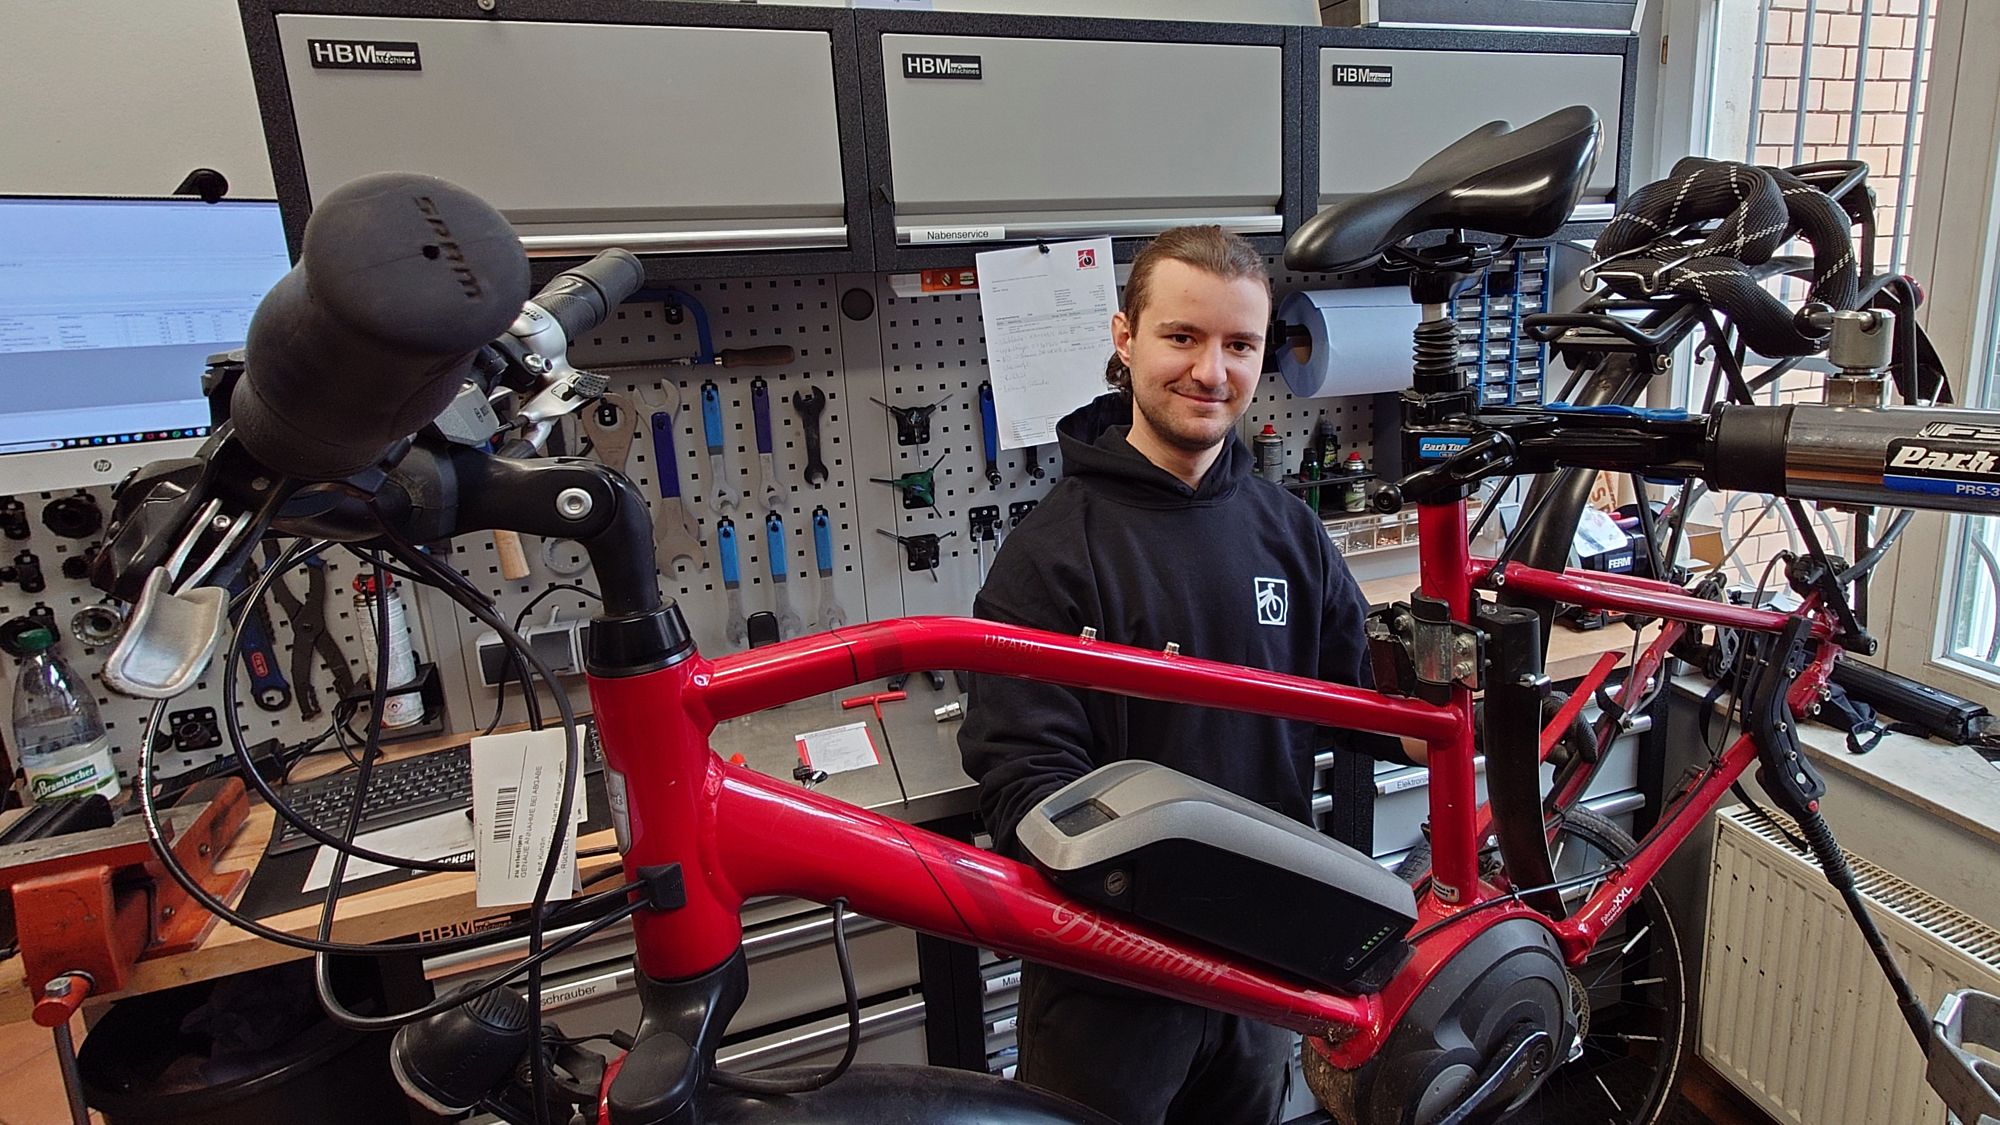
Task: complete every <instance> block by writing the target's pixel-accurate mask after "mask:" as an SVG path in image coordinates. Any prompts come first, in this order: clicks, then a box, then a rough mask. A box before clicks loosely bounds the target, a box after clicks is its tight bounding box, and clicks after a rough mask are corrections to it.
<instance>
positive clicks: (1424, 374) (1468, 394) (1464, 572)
mask: <svg viewBox="0 0 2000 1125" xmlns="http://www.w3.org/2000/svg"><path fill="white" fill-rule="evenodd" d="M1460 249H1461V250H1462V249H1463V248H1462V247H1461V248H1460ZM1417 253H1421V252H1417ZM1412 264H1413V266H1414V267H1415V268H1413V269H1412V271H1411V274H1410V296H1411V297H1412V298H1413V299H1414V300H1415V301H1416V302H1417V303H1418V304H1419V305H1421V306H1422V307H1423V313H1424V315H1423V320H1422V321H1421V322H1420V323H1419V324H1418V325H1417V327H1416V330H1415V332H1414V337H1415V344H1416V363H1415V366H1414V368H1413V370H1412V372H1411V375H1412V377H1411V385H1410V389H1409V390H1407V391H1404V392H1403V394H1402V408H1403V459H1404V464H1405V465H1410V466H1418V465H1421V464H1422V463H1423V462H1424V461H1425V460H1427V459H1428V460H1432V461H1435V460H1437V459H1439V458H1440V457H1444V456H1448V455H1449V454H1450V453H1451V452H1455V451H1456V450H1458V449H1461V448H1463V447H1464V446H1465V445H1466V444H1469V443H1470V442H1471V440H1472V433H1471V429H1470V427H1469V424H1468V423H1469V419H1470V416H1471V414H1472V412H1473V409H1474V407H1475V406H1476V405H1477V404H1476V401H1475V399H1474V395H1475V394H1476V392H1475V391H1474V390H1473V389H1472V388H1471V387H1470V386H1469V384H1468V383H1467V380H1466V377H1465V371H1464V369H1463V368H1461V367H1460V366H1459V364H1458V320H1457V318H1456V317H1454V316H1453V315H1452V312H1451V302H1452V300H1453V298H1454V297H1455V296H1456V295H1457V294H1458V292H1459V291H1460V290H1462V289H1463V288H1464V287H1465V286H1466V285H1467V284H1468V283H1469V282H1471V281H1472V279H1473V278H1475V277H1477V276H1478V270H1479V269H1481V268H1483V267H1484V265H1485V262H1484V261H1481V260H1479V259H1478V257H1477V256H1475V257H1474V259H1473V260H1472V261H1470V262H1468V261H1466V260H1465V259H1464V258H1460V259H1459V260H1458V261H1456V262H1453V263H1452V264H1451V265H1427V264H1425V263H1422V262H1415V263H1412ZM1469 493H1470V486H1468V485H1464V484H1451V485H1450V486H1448V487H1444V488H1439V489H1436V490H1433V491H1427V492H1426V493H1425V495H1424V496H1423V497H1422V498H1421V499H1420V500H1419V501H1418V504H1417V535H1418V542H1419V543H1420V544H1421V545H1422V554H1421V560H1422V561H1421V572H1420V580H1419V582H1420V587H1421V588H1420V589H1419V591H1418V593H1417V599H1418V600H1421V601H1425V602H1428V603H1430V604H1431V605H1432V606H1433V607H1435V608H1433V609H1432V610H1430V611H1429V612H1419V613H1417V614H1416V617H1417V619H1418V621H1419V622H1420V624H1419V626H1418V629H1419V633H1418V635H1417V636H1416V637H1415V638H1414V641H1415V645H1414V648H1415V655H1416V657H1417V659H1418V661H1419V663H1420V664H1422V663H1425V662H1427V661H1428V663H1430V664H1431V665H1432V666H1433V667H1434V668H1436V669H1437V670H1438V673H1442V674H1434V675H1435V678H1437V679H1442V680H1444V681H1447V682H1450V684H1451V687H1450V689H1449V691H1450V694H1449V703H1450V705H1451V707H1452V709H1453V711H1454V712H1455V713H1456V717H1457V719H1456V722H1455V723H1454V724H1453V730H1452V734H1451V737H1450V738H1449V739H1447V740H1446V741H1444V742H1442V743H1437V742H1434V743H1432V744H1431V746H1430V763H1429V764H1430V772H1431V785H1430V790H1431V854H1432V857H1433V860H1432V875H1433V878H1432V881H1431V885H1432V890H1433V892H1434V893H1435V894H1436V895H1437V897H1438V898H1439V900H1441V901H1443V902H1448V903H1455V902H1459V901H1461V899H1462V898H1463V897H1464V895H1465V893H1466V891H1467V890H1469V889H1471V888H1473V887H1474V886H1475V885H1476V884H1477V880H1478V877H1479V860H1478V847H1477V841H1475V840H1474V839H1473V833H1474V831H1475V823H1476V817H1475V815H1474V814H1475V812H1476V810H1477V807H1478V803H1479V801H1478V790H1477V788H1476V777H1475V774H1474V770H1473V765H1472V759H1473V742H1472V689H1471V687H1469V686H1468V684H1467V682H1466V680H1467V679H1468V678H1469V677H1460V676H1459V675H1457V674H1456V673H1457V671H1458V670H1460V669H1461V668H1462V667H1463V660H1462V657H1463V655H1464V654H1462V653H1461V652H1460V651H1459V650H1460V648H1461V647H1463V640H1462V638H1464V637H1465V636H1466V630H1465V629H1464V628H1463V627H1464V626H1467V625H1469V624H1470V622H1471V619H1472V590H1471V581H1470V578H1469V574H1470V568H1471V546H1470V544H1469V543H1468V542H1467V541H1466V520H1465V502H1466V497H1467V495H1469ZM1419 608H1420V609H1421V607H1419ZM1437 608H1443V609H1445V610H1447V611H1448V612H1447V613H1438V612H1436V609H1437ZM1440 618H1444V620H1439V619H1440ZM1475 674H1476V672H1475Z"/></svg>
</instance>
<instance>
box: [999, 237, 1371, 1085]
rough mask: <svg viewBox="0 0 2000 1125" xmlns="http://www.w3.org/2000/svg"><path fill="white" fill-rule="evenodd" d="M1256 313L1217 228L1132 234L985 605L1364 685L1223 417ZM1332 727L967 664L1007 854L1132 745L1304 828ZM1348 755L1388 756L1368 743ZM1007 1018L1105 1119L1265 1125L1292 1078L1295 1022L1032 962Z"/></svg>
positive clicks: (1232, 410)
mask: <svg viewBox="0 0 2000 1125" xmlns="http://www.w3.org/2000/svg"><path fill="white" fill-rule="evenodd" d="M1270 314H1271V286H1270V280H1269V278H1268V276H1267V275H1266V273H1265V269H1264V261H1263V258H1262V256H1261V255H1259V254H1258V253H1257V251H1256V250H1255V249H1254V248H1252V247H1251V246H1250V245H1249V244H1248V243H1247V242H1244V241H1243V240H1242V239H1240V238H1238V237H1236V236H1234V235H1230V234H1227V233H1225V232H1223V231H1222V230H1221V229H1220V228H1218V227H1179V228H1176V229H1174V230H1170V231H1168V232H1166V233H1165V234H1162V235H1161V236H1160V237H1159V238H1158V239H1156V240H1155V241H1154V242H1153V243H1152V245H1150V246H1148V247H1147V248H1146V249H1145V250H1143V251H1141V253H1140V254H1139V256H1138V257H1137V258H1136V259H1135V260H1134V261H1133V263H1132V273H1131V277H1130V279H1129V280H1128V281H1127V282H1126V285H1125V290H1124V301H1123V307H1122V308H1121V309H1120V311H1119V312H1118V313H1117V314H1116V315H1115V316H1114V317H1113V319H1112V343H1113V345H1114V347H1115V349H1116V351H1117V355H1116V356H1115V357H1114V358H1113V360H1112V361H1111V365H1110V370H1109V372H1108V373H1107V379H1108V381H1109V382H1110V383H1111V385H1112V386H1113V387H1114V388H1116V391H1115V392H1114V393H1113V394H1109V395H1105V396H1103V397H1102V398H1099V399H1098V400H1096V401H1095V402H1092V403H1091V404H1089V405H1088V406H1085V407H1083V408H1082V409H1080V410H1078V411H1076V412H1075V413H1073V414H1071V415H1069V416H1068V417H1067V418H1064V419H1063V421H1062V422H1061V423H1060V424H1059V425H1058V426H1057V435H1058V440H1059V441H1060V444H1061V448H1062V457H1063V476H1064V479H1063V480H1062V482H1061V483H1060V484H1058V485H1057V486H1056V488H1055V490H1054V491H1052V492H1051V493H1050V494H1049V498H1048V499H1047V500H1045V501H1043V502H1042V504H1041V505H1040V506H1038V507H1037V508H1036V509H1035V512H1034V514H1033V515H1032V516H1031V517H1029V518H1028V519H1027V520H1025V521H1023V522H1022V524H1021V526H1020V527H1019V528H1017V529H1015V531H1014V532H1013V533H1012V534H1011V535H1009V536H1008V538H1007V541H1006V543H1005V545H1004V546H1003V547H1002V548H1001V550H1000V552H999V555H998V556H997V557H996V558H995V559H994V562H993V567H992V570H991V572H990V573H989V574H988V576H987V579H986V586H985V588H984V589H982V590H981V591H980V593H979V597H978V599H977V600H976V602H975V603H974V612H975V613H976V614H977V615H978V616H980V617H983V618H987V619H990V620H994V621H1003V622H1007V623H1010V624H1016V625H1026V626H1032V627H1036V628H1042V629H1048V630H1052V631H1054V632H1059V633H1071V634H1074V633H1079V632H1081V631H1082V630H1083V629H1085V628H1086V627H1088V628H1092V629H1095V630H1097V635H1098V637H1100V638H1102V639H1104V640H1107V641H1115V642H1118V643H1121V644H1128V645H1135V646H1137V647H1139V648H1149V649H1164V648H1165V647H1166V646H1167V645H1168V644H1169V643H1174V644H1178V645H1179V646H1180V651H1181V652H1182V653H1184V654H1186V655H1188V656H1197V657H1202V658H1204V659H1208V660H1221V661H1227V662H1229V663H1233V664H1245V665H1249V666H1251V667H1255V668H1263V669H1268V670H1271V671H1276V672H1286V673H1290V674H1293V675H1300V676H1313V677H1317V678H1320V679H1325V680H1332V681H1336V682H1339V683H1345V684H1352V685H1357V686H1362V687H1367V686H1371V679H1370V676H1369V668H1368V663H1367V653H1366V646H1365V643H1364V640H1363V635H1362V625H1363V618H1364V617H1365V615H1366V613H1367V603H1366V600H1365V599H1364V598H1363V597H1362V596H1361V591H1360V588H1359V587H1358V586H1357V585H1356V584H1355V581H1354V578H1353V576H1352V575H1350V574H1349V573H1348V570H1347V565H1346V564H1345V563H1344V562H1342V561H1341V558H1340V554H1339V552H1338V551H1336V550H1335V549H1334V547H1333V545H1332V544H1331V543H1330V542H1328V540H1327V537H1326V533H1325V530H1324V529H1323V528H1322V527H1321V526H1320V523H1319V519H1318V518H1317V517H1316V516H1315V515H1314V514H1313V512H1312V511H1311V510H1310V509H1308V508H1307V507H1306V506H1305V504H1303V503H1301V502H1300V501H1299V500H1298V499H1297V498H1295V497H1293V496H1291V495H1289V494H1287V493H1286V492H1284V491H1283V490H1282V489H1280V488H1278V487H1277V486H1276V485H1273V484H1271V483H1269V482H1267V481H1264V480H1260V479H1258V478H1257V477H1255V476H1254V475H1253V474H1252V473H1251V471H1250V451H1249V450H1248V449H1247V448H1245V446H1244V444H1243V442H1242V441H1241V440H1240V439H1239V438H1238V437H1237V434H1236V425H1237V422H1238V421H1239V420H1240V419H1241V418H1242V416H1243V412H1244V411H1245V410H1246V409H1247V408H1248V407H1249V405H1250V400H1251V397H1252V396H1253V395H1254V394H1255V393H1256V389H1257V381H1258V377H1259V372H1260V370H1261V369H1262V367H1263V359H1264V331H1265V325H1266V323H1267V322H1268V321H1269V319H1270ZM1326 741H1327V738H1326V735H1325V732H1323V731H1321V730H1320V729H1319V728H1316V727H1314V726H1313V725H1312V724H1310V723H1301V722H1295V721H1292V720H1287V719H1276V718H1267V717H1264V716H1258V715H1246V714H1241V713H1238V712H1233V711H1222V710H1216V709H1213V708H1204V707H1194V706H1189V705H1185V704H1176V703H1162V702H1153V701H1149V700H1141V699H1131V698H1127V697H1124V696H1117V695H1110V694H1105V693H1098V692H1087V691H1078V690H1075V689H1071V688H1064V687H1056V686H1051V685H1047V684H1037V683H1030V682H1028V681H1026V680H1017V679H1008V678H1004V677H998V676H975V677H973V680H972V694H971V705H970V707H969V708H968V710H967V713H966V720H965V724H964V726H963V727H962V729H961V730H960V733H959V749H960V752H961V754H962V755H963V758H964V762H965V769H966V772H967V773H968V774H970V775H971V776H972V777H974V778H975V779H977V780H978V781H979V786H980V796H979V805H980V812H981V814H982V816H983V818H984V820H985V822H986V825H987V827H988V829H989V830H990V831H991V832H992V834H993V839H994V845H995V847H996V848H997V849H999V850H1000V851H1001V852H1003V853H1005V854H1008V855H1012V856H1014V857H1015V858H1025V857H1023V856H1022V855H1021V854H1020V850H1019V847H1018V844H1017V842H1016V839H1015V835H1014V833H1015V828H1016V826H1017V825H1019V823H1020V821H1021V818H1022V816H1023V815H1025V814H1026V813H1027V811H1028V810H1029V809H1030V808H1032V807H1033V806H1034V805H1035V804H1036V803H1037V802H1039V801H1040V800H1041V799H1042V798H1044V797H1046V796H1048V795H1049V794H1050V793H1052V792H1054V791H1055V790H1056V789H1058V788H1060V787H1061V786H1063V785H1065V784H1067V783H1069V782H1071V781H1074V780H1075V779H1077V778H1079V777H1081V776H1083V775H1084V774H1086V773H1089V772H1090V771H1091V770H1093V769H1096V768H1097V767H1099V766H1103V765H1105V764H1107V763H1110V762H1115V761H1120V760H1123V759H1127V758H1139V759H1144V760H1147V761H1153V762H1159V763H1161V764H1163V765H1167V766H1171V767H1173V768H1174V769H1177V770H1180V771H1182V772H1184V773H1188V774H1191V775H1193V776H1195V777H1198V778H1201V779H1202V780H1204V781H1208V782H1211V783H1213V784H1216V785H1219V786H1222V787H1223V788H1225V789H1229V790H1231V791H1233V792H1235V793H1238V794H1240V795H1242V796H1245V797H1248V798H1250V799H1252V800H1255V801H1259V802H1262V803H1263V804H1265V805H1268V806H1270V807H1271V808H1273V809H1276V810H1277V811H1279V812H1281V813H1283V814H1285V815H1286V816H1290V817H1293V818H1294V819H1297V820H1300V821H1305V822H1308V823H1310V821H1311V791H1312V780H1313V756H1314V754H1315V752H1316V751H1317V750H1318V749H1319V748H1320V747H1321V746H1323V745H1325V743H1326ZM1350 748H1353V749H1360V750H1363V751H1364V752H1368V753H1371V754H1374V755H1375V756H1377V757H1387V758H1392V759H1396V760H1402V756H1401V755H1400V754H1399V753H1398V747H1397V745H1396V743H1395V742H1394V740H1390V739H1384V738H1381V737H1380V736H1374V735H1366V736H1351V741H1350ZM1272 905H1273V909H1274V910H1281V909H1282V906H1283V904H1281V903H1273V904H1272ZM1304 921H1305V920H1303V919H1285V918H1283V917H1281V916H1279V915H1276V914H1274V916H1273V917H1272V919H1271V924H1273V925H1289V924H1303V923H1304ZM1017 1034H1018V1037H1019V1042H1020V1048H1021V1052H1020V1065H1019V1070H1018V1071H1017V1073H1018V1075H1019V1076H1020V1078H1021V1079H1022V1080H1023V1081H1025V1082H1029V1083H1032V1084H1034V1085H1037V1086H1041V1087H1043V1088H1046V1089H1050V1090H1053V1091H1055V1092H1057V1093H1060V1094H1063V1095H1065V1096H1067V1097H1070V1098H1073V1099H1075V1100H1076V1101H1079V1102H1082V1103H1084V1104H1085V1105H1088V1106H1090V1107H1092V1108H1093V1109H1096V1110H1098V1111H1099V1112H1102V1113H1104V1114H1106V1115H1107V1116H1110V1117H1112V1118H1114V1119H1115V1120H1117V1121H1119V1122H1121V1123H1122V1125H1158V1123H1161V1122H1173V1123H1177V1125H1178V1123H1182V1122H1185V1123H1189V1125H1193V1123H1197V1122H1199V1123H1201V1125H1228V1123H1233V1122H1241V1123H1244V1125H1266V1123H1269V1122H1275V1121H1276V1120H1277V1119H1278V1113H1279V1110H1280V1107H1281V1106H1282V1104H1283V1101H1284V1098H1285V1092H1286V1085H1287V1080H1288V1078H1289V1075H1290V1057H1289V1056H1290V1046H1291V1042H1292V1037H1291V1035H1290V1033H1289V1032H1286V1031H1283V1030H1281V1029H1278V1028H1274V1027H1271V1026H1269V1025H1266V1024H1260V1023H1257V1022H1255V1021H1252V1020H1247V1019H1242V1018H1240V1017H1236V1016H1228V1015H1224V1014H1222V1013H1220V1012H1215V1011H1211V1010H1208V1009H1205V1008H1199V1007H1195V1006H1192V1005H1188V1004H1183V1003H1180V1002H1178V1001H1173V1000H1167V999H1164V998H1161V997H1156V996H1151V995H1149V994H1146V993H1142V992H1137V991H1134V990H1131V989H1128V988H1124V987H1121V986H1118V985H1113V984H1109V983H1106V982H1102V981H1096V980H1092V979H1089V978H1086V977H1081V976H1078V975H1076V974H1073V973H1068V972H1064V971H1061V970H1058V969H1054V968H1051V967H1048V966H1043V965H1037V964H1033V963H1029V964H1026V965H1024V966H1023V967H1022V979H1021V992H1020V1005H1019V1026H1018V1031H1017Z"/></svg>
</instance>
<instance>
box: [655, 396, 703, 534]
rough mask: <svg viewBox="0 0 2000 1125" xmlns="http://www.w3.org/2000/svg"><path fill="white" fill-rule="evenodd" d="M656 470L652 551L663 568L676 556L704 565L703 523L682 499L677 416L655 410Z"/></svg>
mask: <svg viewBox="0 0 2000 1125" xmlns="http://www.w3.org/2000/svg"><path fill="white" fill-rule="evenodd" d="M652 424H653V470H654V475H655V476H657V477H658V478H659V480H660V507H659V510H658V511H656V512H654V513H653V554H654V556H655V558H656V561H658V563H659V564H660V566H661V567H662V568H666V567H671V566H672V565H673V564H674V560H675V559H687V560H688V561H689V562H692V563H694V564H695V565H696V566H699V565H700V564H701V525H700V524H698V523H696V522H695V518H694V513H693V512H692V511H689V510H688V505H687V501H686V500H683V499H682V498H681V463H680V458H679V457H678V456H677V455H676V454H675V452H674V415H673V414H671V413H669V412H667V411H665V410H656V411H654V412H653V418H652Z"/></svg>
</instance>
